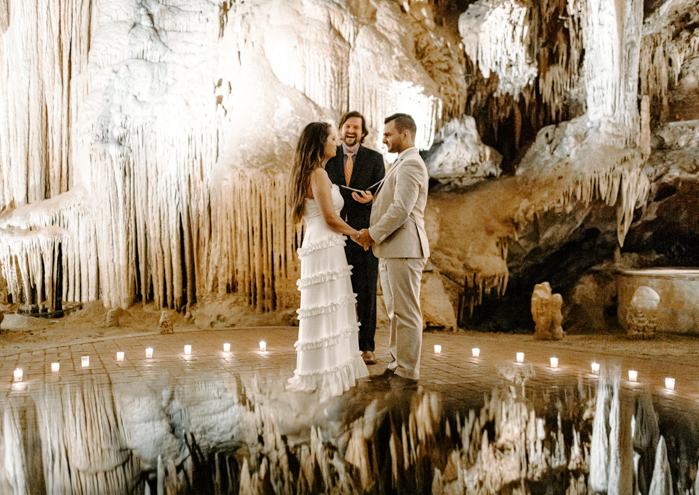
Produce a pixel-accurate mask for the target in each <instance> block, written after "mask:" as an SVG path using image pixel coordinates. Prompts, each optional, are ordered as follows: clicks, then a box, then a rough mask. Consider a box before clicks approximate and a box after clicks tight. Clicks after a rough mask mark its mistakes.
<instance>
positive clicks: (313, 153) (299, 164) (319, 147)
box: [286, 122, 332, 224]
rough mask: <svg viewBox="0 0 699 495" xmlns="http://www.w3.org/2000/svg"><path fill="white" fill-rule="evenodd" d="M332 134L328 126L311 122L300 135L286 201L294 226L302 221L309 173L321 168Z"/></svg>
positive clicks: (309, 178) (308, 185)
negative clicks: (326, 144) (327, 142)
mask: <svg viewBox="0 0 699 495" xmlns="http://www.w3.org/2000/svg"><path fill="white" fill-rule="evenodd" d="M331 132H332V127H330V124H326V123H325V122H311V123H310V124H308V125H307V126H306V128H305V129H304V130H303V132H302V133H301V137H299V144H297V145H296V153H295V154H294V164H293V165H292V167H291V174H290V175H289V185H288V187H287V192H286V201H287V204H288V206H289V210H290V212H291V220H292V222H294V224H297V223H299V222H300V221H301V220H302V219H303V206H304V200H305V199H306V195H307V194H308V188H309V187H310V185H311V172H313V171H314V170H315V169H317V168H318V167H320V166H321V164H322V163H323V159H324V158H325V142H326V141H327V140H328V136H330V133H331Z"/></svg>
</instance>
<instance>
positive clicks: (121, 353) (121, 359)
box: [117, 349, 152, 361]
mask: <svg viewBox="0 0 699 495" xmlns="http://www.w3.org/2000/svg"><path fill="white" fill-rule="evenodd" d="M151 355H152V353H151ZM146 357H148V349H146ZM123 360H124V352H123V351H119V352H117V361H123Z"/></svg>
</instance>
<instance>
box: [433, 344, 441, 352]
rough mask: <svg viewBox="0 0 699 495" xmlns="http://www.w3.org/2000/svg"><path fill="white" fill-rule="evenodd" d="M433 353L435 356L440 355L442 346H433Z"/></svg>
mask: <svg viewBox="0 0 699 495" xmlns="http://www.w3.org/2000/svg"><path fill="white" fill-rule="evenodd" d="M434 353H435V354H441V353H442V346H441V345H439V344H436V345H435V346H434Z"/></svg>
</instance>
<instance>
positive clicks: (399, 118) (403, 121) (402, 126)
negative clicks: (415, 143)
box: [383, 113, 417, 137]
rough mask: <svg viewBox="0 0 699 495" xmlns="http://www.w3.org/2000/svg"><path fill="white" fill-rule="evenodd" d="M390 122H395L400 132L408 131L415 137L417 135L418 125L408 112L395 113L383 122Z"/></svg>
mask: <svg viewBox="0 0 699 495" xmlns="http://www.w3.org/2000/svg"><path fill="white" fill-rule="evenodd" d="M389 122H393V125H395V126H396V129H398V132H403V131H408V132H410V134H411V135H412V136H413V137H415V133H416V132H417V126H416V125H415V121H414V120H413V118H412V117H411V116H410V115H408V114H407V113H394V114H393V115H391V116H390V117H386V120H384V122H383V123H384V124H388V123H389Z"/></svg>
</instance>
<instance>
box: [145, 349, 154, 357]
mask: <svg viewBox="0 0 699 495" xmlns="http://www.w3.org/2000/svg"><path fill="white" fill-rule="evenodd" d="M146 357H147V358H148V359H150V358H152V357H153V348H152V347H146Z"/></svg>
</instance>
